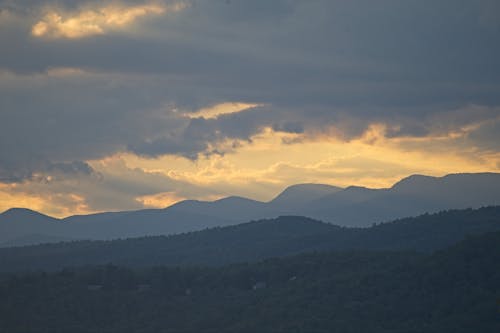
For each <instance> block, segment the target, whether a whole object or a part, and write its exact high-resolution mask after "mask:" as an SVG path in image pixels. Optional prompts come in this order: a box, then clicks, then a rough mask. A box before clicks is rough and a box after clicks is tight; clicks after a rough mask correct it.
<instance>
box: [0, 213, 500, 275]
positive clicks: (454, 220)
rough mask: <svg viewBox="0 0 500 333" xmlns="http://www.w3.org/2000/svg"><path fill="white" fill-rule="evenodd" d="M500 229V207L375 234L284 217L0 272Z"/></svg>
mask: <svg viewBox="0 0 500 333" xmlns="http://www.w3.org/2000/svg"><path fill="white" fill-rule="evenodd" d="M497 230H500V207H486V208H481V209H477V210H473V209H466V210H452V211H446V212H441V213H437V214H432V215H429V214H425V215H422V216H419V217H414V218H406V219H401V220H397V221H394V222H390V223H383V224H379V225H374V226H372V227H370V228H342V227H338V226H334V225H331V224H326V223H322V222H318V221H314V220H311V219H308V218H305V217H293V216H288V217H287V216H285V217H280V218H277V219H272V220H261V221H254V222H250V223H245V224H241V225H237V226H231V227H224V228H214V229H208V230H204V231H200V232H192V233H187V234H182V235H175V236H156V237H143V238H135V239H126V240H116V241H78V242H68V243H59V244H47V245H40V246H28V247H20V248H6V249H0V271H4V272H6V271H22V270H37V269H42V270H57V269H61V268H63V267H67V266H82V265H98V264H107V263H113V264H116V265H121V266H131V267H140V266H143V267H144V266H154V265H171V266H178V265H183V266H189V265H210V266H214V265H215V266H216V265H226V264H229V263H237V262H255V261H259V260H263V259H266V258H271V257H284V256H289V255H295V254H299V253H305V252H311V251H348V250H366V251H385V250H387V251H400V250H403V251H406V250H410V251H419V252H432V251H434V250H436V249H442V248H444V247H446V246H449V245H451V244H454V243H456V242H458V241H460V240H462V239H464V237H466V236H467V235H479V234H482V233H485V232H490V231H497Z"/></svg>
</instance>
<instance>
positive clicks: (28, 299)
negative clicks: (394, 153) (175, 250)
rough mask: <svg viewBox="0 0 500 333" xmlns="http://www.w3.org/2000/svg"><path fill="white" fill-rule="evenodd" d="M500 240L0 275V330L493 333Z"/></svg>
mask: <svg viewBox="0 0 500 333" xmlns="http://www.w3.org/2000/svg"><path fill="white" fill-rule="evenodd" d="M499 263H500V233H499V232H497V233H488V234H485V235H483V236H476V237H468V238H467V239H466V240H465V241H462V242H460V243H458V244H456V245H453V246H451V247H449V248H447V249H445V250H441V251H437V252H435V253H433V254H422V253H420V254H419V253H415V252H363V251H361V252H360V251H356V252H343V253H339V252H325V253H319V252H317V253H309V254H301V255H297V256H293V257H289V258H276V259H268V260H265V261H263V262H260V263H253V264H234V265H229V266H223V267H212V268H210V267H206V268H202V267H198V268H196V267H191V268H188V267H184V268H179V267H165V266H163V267H154V268H142V269H131V268H124V267H119V266H115V265H111V264H110V265H102V266H91V267H84V268H78V269H69V268H68V269H63V270H60V271H57V272H52V273H45V272H32V273H26V274H3V275H2V276H1V278H0V299H1V302H0V313H1V316H0V332H10V333H14V332H23V333H28V332H386V333H387V332H391V333H396V332H415V333H417V332H419V333H420V332H436V333H446V332H450V333H451V332H453V333H460V332H464V333H465V332H467V333H470V332H482V333H487V332H492V333H493V332H495V333H496V332H499V331H500V312H499V310H500V308H499V306H500V304H499V300H500V285H499V283H500V265H499Z"/></svg>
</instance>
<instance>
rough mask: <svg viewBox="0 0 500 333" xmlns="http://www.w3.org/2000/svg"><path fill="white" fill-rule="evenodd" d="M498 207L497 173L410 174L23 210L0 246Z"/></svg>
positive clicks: (0, 234) (352, 222) (7, 226)
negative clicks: (258, 196)
mask: <svg viewBox="0 0 500 333" xmlns="http://www.w3.org/2000/svg"><path fill="white" fill-rule="evenodd" d="M490 205H491V206H492V205H500V174H499V173H474V174H451V175H447V176H444V177H429V176H421V175H413V176H410V177H407V178H404V179H402V180H401V181H399V182H397V183H396V184H394V185H393V186H392V187H391V188H387V189H368V188H364V187H355V186H351V187H347V188H344V189H342V188H339V187H335V186H329V185H321V184H299V185H294V186H291V187H289V188H287V189H285V190H284V191H283V192H282V193H281V194H279V195H278V196H277V197H276V198H274V199H273V200H271V201H269V202H259V201H255V200H250V199H246V198H241V197H228V198H224V199H221V200H217V201H213V202H203V201H195V200H186V201H182V202H179V203H177V204H174V205H172V206H170V207H167V208H165V209H146V210H139V211H131V212H115V213H100V214H91V215H80V216H71V217H67V218H64V219H56V218H52V217H49V216H46V215H43V214H40V213H37V212H34V211H31V210H27V209H10V210H8V211H6V212H4V213H2V214H0V246H4V247H5V246H13V245H27V244H36V243H44V242H57V241H61V240H75V239H96V240H105V239H115V238H127V237H140V236H146V235H169V234H176V233H183V232H189V231H195V230H201V229H205V228H210V227H215V226H228V225H234V224H239V223H244V222H247V221H250V220H258V219H263V218H274V217H277V216H281V215H300V216H307V217H310V218H314V219H318V220H322V221H324V222H329V223H333V224H336V225H340V226H351V227H352V226H359V227H366V226H370V225H371V224H373V223H379V222H383V221H389V220H393V219H397V218H402V217H407V216H415V215H419V214H423V213H432V212H437V211H440V210H446V209H461V208H478V207H481V206H490Z"/></svg>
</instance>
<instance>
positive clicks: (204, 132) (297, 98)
mask: <svg viewBox="0 0 500 333" xmlns="http://www.w3.org/2000/svg"><path fill="white" fill-rule="evenodd" d="M146 2H147V1H143V2H137V1H129V2H128V3H130V4H132V3H133V4H137V3H146ZM89 3H90V4H93V5H102V3H103V2H97V1H93V2H88V1H69V0H60V1H49V0H46V1H0V9H1V12H0V43H1V44H2V45H4V46H5V47H2V52H0V69H1V70H3V71H4V72H3V73H2V74H1V75H0V110H1V115H0V117H1V122H0V152H1V156H0V175H1V176H0V177H1V178H2V179H3V181H7V180H9V179H10V181H15V180H16V179H17V180H20V179H24V178H29V177H31V175H32V174H33V172H35V171H36V170H43V171H44V172H49V171H50V170H49V169H50V168H49V169H47V167H46V166H44V165H47V164H46V163H49V164H50V163H52V164H51V165H58V163H59V164H60V163H63V165H66V164H64V163H72V161H83V160H89V159H97V158H101V157H104V156H107V155H110V154H113V153H115V152H120V151H127V150H129V151H132V152H134V153H137V154H139V155H143V156H148V157H154V156H159V155H163V154H175V155H180V156H185V157H187V158H190V159H195V158H196V157H197V156H198V154H200V153H224V151H221V150H220V148H218V147H217V145H216V144H217V143H220V142H224V141H228V140H229V141H231V140H234V141H235V142H237V141H238V140H250V139H251V137H252V135H254V134H255V133H258V132H259V131H261V130H262V129H263V128H265V127H270V128H273V129H274V130H277V131H284V132H290V133H304V134H305V135H315V134H318V133H323V132H327V130H328V128H329V127H332V126H333V127H335V128H336V129H337V131H336V133H339V135H340V136H341V137H343V138H345V139H350V138H353V137H356V136H359V135H361V134H362V133H363V132H364V131H365V130H366V129H367V127H368V126H369V125H370V124H371V123H373V122H383V123H387V124H389V125H390V126H389V131H388V135H389V136H402V135H412V136H425V135H428V134H429V133H435V132H439V131H442V132H445V131H451V130H456V129H457V128H460V127H461V126H465V125H467V124H472V123H474V122H477V121H480V120H485V119H486V120H487V119H494V118H495V117H496V115H497V114H496V113H497V110H498V109H496V108H495V107H497V106H498V105H500V63H499V61H498V59H500V43H498V38H499V36H500V24H499V22H500V17H499V16H498V15H495V14H494V10H492V8H497V7H496V5H495V1H473V0H470V1H467V0H463V1H456V0H439V1H421V0H420V1H416V0H412V1H404V2H402V1H398V0H383V1H376V2H375V1H370V0H354V1H348V2H346V1H333V0H325V1H320V0H318V1H294V0H280V1H267V0H258V1H257V0H254V1H240V0H231V1H222V0H221V1H195V0H192V1H188V3H189V4H190V6H189V7H187V8H186V9H185V10H183V11H181V12H179V13H176V14H175V15H167V16H163V17H156V18H154V19H146V20H144V21H141V24H140V25H139V26H140V28H137V29H135V30H134V32H133V33H127V32H126V31H125V32H124V31H118V32H117V31H111V32H110V33H108V34H104V35H99V36H89V37H86V38H79V39H65V38H55V39H40V38H36V37H34V36H32V35H31V34H30V31H31V28H32V26H33V24H35V23H36V22H37V21H38V20H40V19H41V17H42V16H43V11H42V10H43V8H46V6H47V5H54V6H58V7H60V8H64V9H65V10H66V11H69V12H71V11H77V10H79V8H81V6H84V5H86V4H89ZM123 3H127V2H123ZM7 46H8V47H7ZM55 68H79V69H82V70H84V72H83V73H74V74H68V73H62V72H57V71H56V72H54V71H55V70H54V69H55ZM227 101H239V102H247V103H261V104H264V105H265V106H263V107H259V108H255V109H254V110H250V111H246V112H241V113H236V114H231V115H225V116H221V117H219V118H217V119H201V118H200V119H190V118H187V117H184V116H180V114H179V113H176V112H174V109H176V108H177V109H180V110H182V111H183V112H190V111H196V109H198V108H200V107H206V106H209V105H214V104H217V103H220V102H227ZM471 105H480V106H482V107H483V108H484V109H487V110H489V111H488V112H478V111H477V109H474V108H470V107H469V106H471ZM464 110H465V111H464ZM460 114H466V116H459V115H460ZM483 128H485V129H487V128H488V127H483ZM478 135H479V134H478ZM489 138H492V136H491V135H487V133H485V134H484V135H483V136H482V139H481V140H480V142H481V144H482V145H484V146H491V143H489V142H490V141H488V140H490V139H489ZM491 140H492V139H491ZM46 161H49V162H46ZM70 165H71V164H70Z"/></svg>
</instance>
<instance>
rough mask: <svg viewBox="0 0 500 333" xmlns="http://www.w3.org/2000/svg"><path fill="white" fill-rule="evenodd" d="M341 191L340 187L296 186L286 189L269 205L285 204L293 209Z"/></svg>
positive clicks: (321, 185)
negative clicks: (294, 206) (295, 206)
mask: <svg viewBox="0 0 500 333" xmlns="http://www.w3.org/2000/svg"><path fill="white" fill-rule="evenodd" d="M341 190H342V188H340V187H337V186H332V185H325V184H312V183H306V184H296V185H292V186H289V187H287V188H286V189H285V190H284V191H283V192H281V193H280V194H279V195H278V196H276V197H275V198H274V199H273V200H271V201H270V202H269V203H271V204H275V205H283V204H286V205H288V206H291V205H292V207H293V205H303V204H305V203H308V202H312V201H314V200H316V199H319V198H321V197H324V196H326V195H329V194H333V193H336V192H339V191H341Z"/></svg>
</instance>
